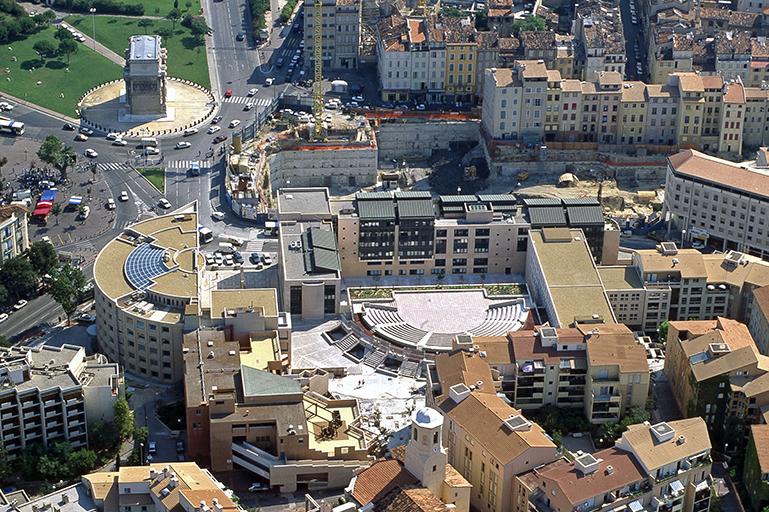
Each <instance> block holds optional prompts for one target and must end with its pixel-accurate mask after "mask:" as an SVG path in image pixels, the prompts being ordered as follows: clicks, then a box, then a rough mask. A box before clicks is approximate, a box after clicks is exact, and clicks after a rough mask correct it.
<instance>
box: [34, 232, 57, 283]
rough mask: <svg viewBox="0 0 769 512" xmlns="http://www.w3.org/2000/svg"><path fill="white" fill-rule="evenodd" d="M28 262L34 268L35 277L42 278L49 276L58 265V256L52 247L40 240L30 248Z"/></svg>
mask: <svg viewBox="0 0 769 512" xmlns="http://www.w3.org/2000/svg"><path fill="white" fill-rule="evenodd" d="M29 261H30V263H32V266H33V267H35V271H36V272H37V275H39V276H40V277H42V276H44V275H45V274H50V273H51V271H53V269H54V268H56V267H57V266H58V265H59V255H58V254H56V249H54V248H53V245H51V244H50V243H48V242H43V241H42V240H40V241H37V242H35V243H33V244H32V245H31V246H30V248H29Z"/></svg>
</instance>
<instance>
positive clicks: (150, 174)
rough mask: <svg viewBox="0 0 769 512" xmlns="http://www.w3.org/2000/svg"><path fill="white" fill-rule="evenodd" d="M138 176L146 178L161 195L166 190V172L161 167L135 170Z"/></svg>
mask: <svg viewBox="0 0 769 512" xmlns="http://www.w3.org/2000/svg"><path fill="white" fill-rule="evenodd" d="M137 170H138V171H139V174H141V175H142V176H144V177H145V178H147V180H148V181H149V182H150V183H152V185H154V187H155V188H156V189H158V190H159V191H160V193H161V194H163V193H165V190H166V170H165V169H163V168H162V167H145V168H139V169H137Z"/></svg>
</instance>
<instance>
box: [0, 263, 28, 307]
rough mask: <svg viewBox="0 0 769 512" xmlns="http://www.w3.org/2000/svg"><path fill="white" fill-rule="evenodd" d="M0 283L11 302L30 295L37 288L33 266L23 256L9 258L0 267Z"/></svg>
mask: <svg viewBox="0 0 769 512" xmlns="http://www.w3.org/2000/svg"><path fill="white" fill-rule="evenodd" d="M0 283H2V285H3V286H5V289H6V290H8V297H9V299H10V300H11V301H13V302H16V301H17V300H19V299H26V298H28V297H31V296H32V294H34V293H35V291H36V290H37V273H36V272H35V267H33V266H32V263H30V262H29V260H27V259H25V258H13V259H10V260H8V261H7V262H5V264H4V265H3V266H2V267H0Z"/></svg>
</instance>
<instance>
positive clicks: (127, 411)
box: [113, 396, 134, 441]
mask: <svg viewBox="0 0 769 512" xmlns="http://www.w3.org/2000/svg"><path fill="white" fill-rule="evenodd" d="M113 421H114V423H115V428H117V432H118V437H119V438H120V440H121V441H125V440H126V439H129V438H130V437H131V436H132V435H133V433H134V418H133V414H131V408H130V407H129V406H128V401H127V400H126V399H125V398H124V397H122V396H121V397H120V398H118V399H117V400H115V418H114V420H113Z"/></svg>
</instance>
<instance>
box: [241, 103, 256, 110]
mask: <svg viewBox="0 0 769 512" xmlns="http://www.w3.org/2000/svg"><path fill="white" fill-rule="evenodd" d="M252 108H254V104H253V103H246V106H244V107H243V110H244V111H246V112H248V111H249V110H251V109H252Z"/></svg>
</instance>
